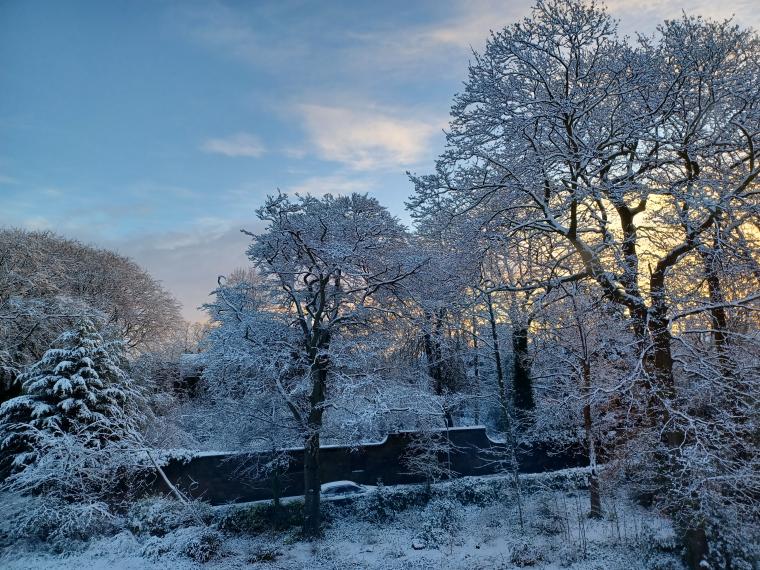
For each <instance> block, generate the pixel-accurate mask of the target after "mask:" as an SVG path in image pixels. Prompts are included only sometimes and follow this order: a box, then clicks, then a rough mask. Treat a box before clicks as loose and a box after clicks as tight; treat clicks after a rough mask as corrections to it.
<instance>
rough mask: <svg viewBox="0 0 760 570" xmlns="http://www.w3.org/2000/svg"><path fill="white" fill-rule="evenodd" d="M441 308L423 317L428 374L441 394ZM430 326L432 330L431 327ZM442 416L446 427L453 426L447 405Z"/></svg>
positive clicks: (443, 388) (442, 380)
mask: <svg viewBox="0 0 760 570" xmlns="http://www.w3.org/2000/svg"><path fill="white" fill-rule="evenodd" d="M443 311H444V310H443V309H441V310H440V313H430V312H426V313H425V319H426V321H427V322H428V326H427V327H426V328H425V335H424V342H425V358H426V359H427V363H428V375H429V376H430V377H431V378H432V379H433V385H434V389H435V393H436V395H438V396H442V395H443V394H444V392H445V388H446V387H445V386H444V383H445V380H446V379H445V377H444V368H443V350H442V348H441V340H440V338H441V327H442V325H443V317H444V313H443ZM431 328H432V332H431V330H430V329H431ZM443 416H444V418H445V420H446V427H454V418H453V417H452V415H451V410H449V409H448V408H447V407H445V408H444V410H443Z"/></svg>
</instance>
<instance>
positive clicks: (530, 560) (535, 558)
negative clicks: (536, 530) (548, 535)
mask: <svg viewBox="0 0 760 570" xmlns="http://www.w3.org/2000/svg"><path fill="white" fill-rule="evenodd" d="M543 559H544V554H543V552H542V551H541V549H540V548H539V547H538V546H537V545H535V544H533V543H532V542H530V541H528V540H525V539H524V540H521V541H520V542H519V543H517V544H516V545H515V546H513V547H512V551H511V552H510V554H509V561H510V562H511V563H512V564H514V565H515V566H519V567H520V568H522V567H524V566H535V565H537V564H538V563H540V562H541V561H542V560H543Z"/></svg>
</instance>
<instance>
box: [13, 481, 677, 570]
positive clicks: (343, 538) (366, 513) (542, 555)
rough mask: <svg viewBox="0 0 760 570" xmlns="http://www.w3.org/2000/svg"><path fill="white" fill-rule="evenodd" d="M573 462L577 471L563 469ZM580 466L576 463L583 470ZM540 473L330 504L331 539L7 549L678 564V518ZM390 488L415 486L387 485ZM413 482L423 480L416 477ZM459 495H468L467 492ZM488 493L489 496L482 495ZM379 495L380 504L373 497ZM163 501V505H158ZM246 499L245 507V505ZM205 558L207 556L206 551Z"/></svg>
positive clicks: (255, 560) (203, 538)
mask: <svg viewBox="0 0 760 570" xmlns="http://www.w3.org/2000/svg"><path fill="white" fill-rule="evenodd" d="M568 473H569V474H572V472H571V471H567V472H565V475H567V474H568ZM576 475H577V473H576ZM562 477H563V476H562V475H549V476H532V477H527V478H526V480H525V487H526V488H527V490H526V491H525V496H524V500H523V504H522V511H523V525H522V528H521V525H520V510H519V509H518V507H517V505H516V503H515V501H514V500H513V499H514V497H511V496H510V497H506V498H505V500H497V501H495V502H494V501H487V502H484V501H483V500H479V499H478V496H479V495H478V494H477V492H475V493H474V494H472V495H473V496H474V497H475V500H474V503H472V504H464V505H463V504H462V503H461V502H459V501H458V500H457V498H456V497H457V494H456V492H455V487H454V486H453V485H459V487H457V488H458V489H459V490H460V491H461V489H462V485H468V484H469V485H471V486H472V488H473V489H475V490H476V491H477V489H478V486H479V485H480V486H482V485H483V484H487V483H488V482H487V481H484V480H483V479H476V478H473V480H472V481H470V482H469V483H467V482H465V483H463V482H462V481H461V480H460V481H459V482H456V483H452V484H447V485H441V486H439V488H438V491H437V492H436V493H435V494H434V497H433V498H432V499H431V500H430V502H428V503H427V504H419V505H417V506H412V507H410V508H408V509H406V510H403V511H401V512H394V511H393V510H391V512H389V511H388V510H387V509H385V510H383V509H379V510H378V509H377V508H376V507H377V503H376V502H375V503H371V502H365V503H362V502H359V503H356V504H351V505H347V506H332V505H330V506H328V507H327V509H328V511H330V510H331V509H332V511H330V512H328V516H329V517H330V518H331V519H332V522H331V523H330V524H329V525H328V526H327V528H326V531H325V536H324V538H323V539H322V540H319V541H317V542H315V543H309V542H306V541H303V540H300V539H299V537H298V533H297V530H296V529H290V530H288V531H282V532H267V533H264V534H259V535H250V534H244V533H237V534H235V533H223V532H220V531H218V530H217V529H215V528H213V524H212V525H211V526H209V527H200V526H192V527H185V528H178V529H176V530H173V531H171V532H169V533H168V534H166V535H164V536H162V537H158V536H150V535H146V534H132V532H129V531H128V530H124V531H122V532H120V533H119V534H117V535H116V536H112V537H107V538H100V539H95V540H91V541H90V542H88V543H86V544H85V545H84V546H82V547H80V548H79V549H78V550H76V551H75V552H70V553H67V554H55V553H52V552H50V551H44V550H42V549H40V548H39V547H38V548H37V550H35V549H34V548H33V547H32V546H31V545H29V544H24V543H17V544H14V545H11V546H9V547H7V548H6V549H5V552H4V554H2V555H0V567H2V568H5V569H8V570H19V569H27V570H38V569H42V568H60V569H81V568H92V569H100V568H102V569H108V570H122V569H146V570H152V569H156V570H158V569H161V570H165V569H166V568H173V569H174V568H176V569H178V570H185V569H191V568H207V569H218V570H232V569H237V568H252V569H262V570H296V569H298V570H311V569H315V570H316V569H325V570H332V569H335V570H343V569H348V568H351V569H354V568H355V569H367V570H369V569H373V570H402V569H404V570H405V569H428V568H441V569H444V570H445V569H452V570H454V569H467V570H479V569H482V570H485V569H507V568H519V567H527V568H540V569H565V568H569V569H575V570H594V569H599V570H615V569H621V570H623V569H624V570H635V569H642V570H643V569H647V570H650V569H658V568H659V569H661V570H669V569H672V570H676V569H681V568H683V566H682V565H681V564H680V562H679V561H678V553H677V552H675V539H674V535H673V531H672V528H671V527H670V525H669V523H668V522H667V521H666V520H664V519H662V518H660V517H658V516H657V515H656V514H654V513H652V512H651V511H648V510H646V509H644V508H642V507H640V506H638V505H635V504H634V503H633V502H631V501H630V500H629V499H627V498H625V497H623V496H622V495H621V496H618V497H615V498H608V500H607V501H606V503H605V509H606V516H605V517H604V518H603V519H601V520H592V519H589V518H588V517H586V516H585V513H586V510H587V508H588V497H587V491H585V490H583V489H578V488H576V485H574V484H572V481H577V480H578V478H577V477H575V478H572V477H568V478H565V479H564V480H563V478H562ZM385 492H386V493H390V494H393V493H397V494H398V493H399V492H401V493H406V492H407V490H401V491H399V490H398V489H396V488H392V487H389V488H386V489H385ZM408 492H410V493H411V492H419V488H416V489H412V488H411V487H409V489H408ZM458 496H459V497H460V498H461V495H458ZM481 499H482V496H481ZM373 504H374V507H373V506H372V505H373ZM159 506H160V505H159ZM241 508H244V507H241ZM202 560H207V561H205V562H200V561H202Z"/></svg>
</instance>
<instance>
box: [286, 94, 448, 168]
mask: <svg viewBox="0 0 760 570" xmlns="http://www.w3.org/2000/svg"><path fill="white" fill-rule="evenodd" d="M299 110H300V111H301V114H302V116H303V119H304V127H305V129H306V131H307V133H308V134H309V137H310V139H311V143H312V145H313V146H314V148H315V149H316V152H317V154H318V155H319V156H320V158H322V159H324V160H330V161H334V162H340V163H342V164H344V165H346V166H348V167H349V168H351V169H353V170H378V169H387V168H394V169H403V168H404V167H406V166H410V165H413V164H417V163H419V162H421V161H422V160H424V159H427V158H429V155H430V150H431V142H432V141H431V139H432V137H433V135H435V133H436V132H438V131H439V130H440V128H441V127H442V126H443V124H444V123H443V122H441V121H423V120H420V119H417V118H411V117H402V116H400V115H399V114H397V113H390V112H387V111H382V110H379V109H376V108H372V107H370V108H348V107H332V106H326V105H301V106H300V108H299Z"/></svg>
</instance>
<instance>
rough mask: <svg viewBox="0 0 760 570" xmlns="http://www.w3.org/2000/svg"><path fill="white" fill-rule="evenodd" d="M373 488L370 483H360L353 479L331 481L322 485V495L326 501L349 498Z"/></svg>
mask: <svg viewBox="0 0 760 570" xmlns="http://www.w3.org/2000/svg"><path fill="white" fill-rule="evenodd" d="M373 489H374V487H373V486H371V485H360V484H358V483H354V482H353V481H333V482H332V483H325V484H324V485H322V497H323V498H324V499H325V500H326V501H343V500H350V499H351V498H353V497H358V496H360V495H363V494H365V493H367V492H369V491H371V490H373Z"/></svg>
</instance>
